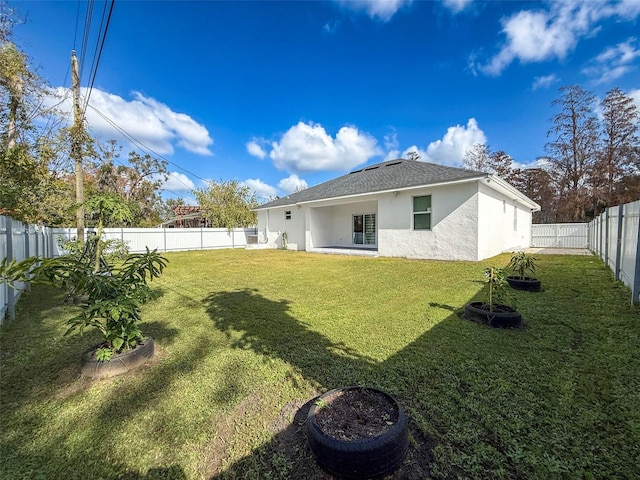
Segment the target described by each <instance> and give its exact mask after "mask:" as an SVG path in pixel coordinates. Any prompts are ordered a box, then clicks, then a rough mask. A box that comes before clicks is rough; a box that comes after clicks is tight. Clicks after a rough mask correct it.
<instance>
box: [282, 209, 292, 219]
mask: <svg viewBox="0 0 640 480" xmlns="http://www.w3.org/2000/svg"><path fill="white" fill-rule="evenodd" d="M284 219H285V220H291V210H285V212H284Z"/></svg>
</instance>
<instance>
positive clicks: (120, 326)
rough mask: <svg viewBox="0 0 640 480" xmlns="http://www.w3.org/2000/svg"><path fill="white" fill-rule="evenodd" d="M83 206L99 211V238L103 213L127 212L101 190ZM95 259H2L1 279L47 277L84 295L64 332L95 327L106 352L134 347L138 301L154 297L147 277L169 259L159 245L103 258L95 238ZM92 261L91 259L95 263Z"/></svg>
mask: <svg viewBox="0 0 640 480" xmlns="http://www.w3.org/2000/svg"><path fill="white" fill-rule="evenodd" d="M85 206H86V207H87V208H88V209H93V210H94V211H96V212H98V215H99V220H98V235H97V237H98V240H99V239H100V236H101V234H102V229H103V227H104V223H105V219H106V218H107V216H110V218H118V219H120V220H121V221H122V220H124V219H126V218H128V216H127V215H130V213H131V212H130V210H128V206H127V205H126V203H125V202H124V201H123V200H122V199H120V198H119V197H116V196H114V195H110V194H107V195H99V196H97V197H94V198H92V199H90V200H89V201H88V202H87V203H86V204H85ZM127 212H128V213H127ZM97 245H98V246H97V247H96V248H97V250H96V253H95V262H87V261H86V259H84V258H82V257H78V256H77V255H65V256H62V257H58V258H48V259H41V258H38V257H31V258H27V259H26V260H23V261H22V262H19V263H16V262H15V261H11V262H8V261H7V260H6V259H4V260H3V261H2V262H0V279H1V280H2V281H4V282H6V283H7V284H9V285H12V286H15V284H16V283H18V282H44V283H49V284H52V285H54V286H56V287H59V288H62V289H65V290H66V291H72V292H73V293H74V294H76V295H84V296H85V299H86V301H85V302H84V303H83V305H82V306H81V311H80V313H79V314H78V315H76V316H75V317H73V318H71V319H69V320H68V321H67V322H66V323H67V325H68V326H69V328H68V329H67V331H66V332H65V335H66V334H70V333H72V332H74V331H76V330H77V331H78V332H79V333H83V331H84V329H85V328H86V327H90V326H93V327H95V328H97V329H98V330H99V331H100V332H101V333H102V336H103V345H102V348H101V353H102V358H103V359H105V360H106V359H108V358H110V357H111V355H112V354H114V353H119V352H121V351H122V350H124V349H129V348H135V347H136V345H138V344H139V343H140V342H141V341H142V339H143V335H142V332H141V330H140V326H139V323H140V320H141V319H140V307H141V306H142V304H143V303H144V302H146V301H147V300H148V299H149V298H150V293H151V289H150V288H149V286H148V282H149V281H151V280H153V279H154V278H157V277H159V276H160V275H161V274H162V271H163V270H164V268H165V267H166V265H167V260H166V259H165V258H164V257H162V256H161V255H160V254H159V253H158V252H157V250H153V251H150V250H149V249H148V248H147V251H146V252H145V253H141V254H131V255H128V256H127V257H126V259H125V260H124V261H123V262H120V263H117V264H116V263H111V264H110V263H107V262H104V261H101V260H102V258H101V252H100V242H97ZM92 263H93V265H92Z"/></svg>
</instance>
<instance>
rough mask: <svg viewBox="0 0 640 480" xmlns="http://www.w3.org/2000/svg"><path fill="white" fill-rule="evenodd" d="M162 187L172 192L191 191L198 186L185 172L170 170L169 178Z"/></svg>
mask: <svg viewBox="0 0 640 480" xmlns="http://www.w3.org/2000/svg"><path fill="white" fill-rule="evenodd" d="M162 188H164V189H165V190H171V191H172V192H190V191H192V190H195V188H196V186H195V185H194V183H193V182H192V181H191V179H190V178H189V177H187V176H186V175H185V174H184V173H179V172H169V178H167V180H166V181H165V182H164V184H163V185H162Z"/></svg>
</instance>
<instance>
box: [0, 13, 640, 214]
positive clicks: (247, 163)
mask: <svg viewBox="0 0 640 480" xmlns="http://www.w3.org/2000/svg"><path fill="white" fill-rule="evenodd" d="M9 5H10V6H13V7H15V8H16V9H17V10H18V12H19V13H20V14H21V15H22V16H23V17H25V18H26V22H25V23H24V24H23V25H18V26H16V27H15V29H14V40H15V42H16V43H17V44H18V45H19V46H20V47H21V48H22V49H23V50H24V51H26V53H27V54H28V55H29V56H30V57H31V61H32V63H33V64H34V66H37V67H38V68H39V72H40V74H41V75H42V76H43V77H44V78H45V79H47V80H48V82H49V83H50V84H51V85H52V86H53V87H54V88H55V89H56V91H57V92H59V93H60V94H65V93H67V91H68V88H69V87H70V85H71V77H70V74H69V57H70V52H71V50H72V49H74V48H75V49H76V50H77V51H78V54H79V57H80V59H81V60H82V61H83V62H84V63H85V64H84V67H83V71H82V75H81V77H82V78H81V82H82V85H83V87H87V86H88V84H89V78H88V77H89V70H90V68H89V67H90V63H91V59H92V58H93V54H94V51H95V48H96V41H97V39H96V34H97V32H98V27H99V23H100V18H101V14H102V11H103V6H104V5H105V3H104V2H102V1H95V2H94V7H93V13H94V15H93V17H94V18H93V23H92V24H91V29H90V32H91V35H90V36H89V39H88V43H87V47H86V52H83V51H82V47H83V44H82V38H83V29H84V22H85V16H86V13H87V6H88V4H87V3H85V2H81V3H78V2H75V1H74V2H65V1H50V2H35V1H28V2H9ZM78 12H79V15H78ZM639 67H640V0H631V1H623V2H607V1H595V0H591V1H588V2H578V1H568V2H524V1H518V2H497V1H494V2H475V1H468V0H445V1H442V2H427V1H411V0H382V1H373V0H371V1H369V0H362V1H355V0H351V1H328V2H319V1H318V2H314V1H304V2H293V1H288V2H268V1H263V2H246V1H238V2H217V1H216V2H204V1H202V2H168V1H163V2H142V1H123V0H118V1H116V3H115V7H114V10H113V15H112V18H111V22H110V25H109V30H108V33H107V37H106V41H105V44H104V50H103V54H102V57H101V60H100V64H99V67H98V71H97V76H96V79H95V84H94V88H93V90H92V93H91V97H90V101H89V105H90V107H89V108H88V109H87V120H88V123H89V126H90V128H91V132H92V133H93V134H94V135H95V136H96V137H97V138H99V139H100V140H103V141H104V140H107V139H110V138H115V139H117V140H118V141H120V143H121V144H123V145H124V148H125V151H128V150H131V149H132V148H133V146H132V145H131V144H130V143H129V142H128V141H127V140H126V139H124V138H123V137H122V135H121V134H120V133H119V132H118V131H117V130H116V129H114V127H113V126H112V125H111V124H110V123H109V122H107V121H106V120H104V117H107V118H108V119H109V120H110V121H111V122H113V123H115V124H116V125H118V126H119V127H120V128H121V129H123V130H124V131H126V132H127V133H128V134H130V135H132V136H133V137H134V138H136V139H137V140H138V141H140V142H142V143H143V144H144V145H146V146H147V147H149V148H150V149H151V150H152V151H153V152H154V153H155V154H157V155H160V156H162V157H163V158H165V159H167V160H169V161H170V162H171V164H170V165H169V167H170V170H171V171H172V172H173V174H172V178H171V179H170V181H169V182H168V184H167V185H166V192H165V197H176V196H184V197H185V198H186V200H187V201H188V202H191V200H190V198H192V195H191V194H190V192H189V190H190V189H192V188H194V187H196V188H199V187H202V186H204V181H206V180H209V179H211V180H238V181H240V182H244V183H246V184H247V185H249V186H250V187H251V188H253V189H254V190H255V191H256V193H257V194H258V196H262V197H268V196H272V195H284V194H287V193H289V192H290V191H292V190H293V189H294V188H296V187H298V188H299V187H304V186H311V185H316V184H318V183H321V182H323V181H326V180H329V179H331V178H334V177H336V176H339V175H342V174H344V173H346V172H349V171H351V170H353V169H355V168H357V167H362V166H363V165H367V164H372V163H377V162H380V161H383V160H386V159H390V158H396V157H398V156H402V155H405V154H406V153H407V151H409V150H417V151H418V152H419V154H420V159H421V160H423V161H430V162H434V163H440V164H445V165H453V166H460V165H462V161H463V158H464V153H465V152H466V151H467V150H468V149H469V148H471V146H472V145H473V144H475V143H486V144H488V145H489V146H490V148H491V149H492V150H493V151H496V150H504V151H505V152H507V153H508V154H510V155H511V156H512V157H513V158H514V160H515V161H516V162H517V163H518V164H519V165H531V164H533V163H534V162H535V161H536V159H537V158H538V157H540V156H543V155H544V154H545V150H544V146H545V143H547V141H548V138H547V131H548V130H549V128H550V126H551V121H550V119H551V118H552V117H553V115H554V113H555V112H556V109H555V107H553V106H552V101H553V100H554V99H557V98H558V97H559V95H560V93H559V91H558V88H559V87H560V86H562V85H570V84H579V85H580V86H582V87H583V88H585V89H587V90H590V91H591V92H593V93H594V94H596V95H598V96H599V97H603V96H604V94H605V93H606V92H607V91H609V90H610V89H612V88H614V87H619V88H621V89H622V90H623V91H625V92H627V93H628V94H630V95H632V96H633V97H634V98H635V99H636V102H637V103H638V105H639V106H640V73H639V72H640V69H639ZM86 93H87V90H86V88H85V89H84V90H83V95H86ZM69 105H70V101H67V102H66V103H63V106H69ZM67 108H68V107H67ZM100 114H102V115H103V116H102V117H101V116H100ZM154 153H152V154H154Z"/></svg>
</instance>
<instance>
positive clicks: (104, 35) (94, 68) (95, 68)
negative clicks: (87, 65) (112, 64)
mask: <svg viewBox="0 0 640 480" xmlns="http://www.w3.org/2000/svg"><path fill="white" fill-rule="evenodd" d="M115 4H116V1H115V0H111V7H110V8H109V15H108V16H107V22H106V24H105V26H104V30H102V24H103V22H104V15H105V12H106V10H107V4H106V3H105V5H104V8H103V10H102V20H101V21H100V28H99V32H102V40H100V33H98V43H96V51H98V44H99V45H100V50H99V51H98V55H97V57H96V52H95V51H94V53H93V59H94V61H95V63H93V62H92V65H91V68H92V69H91V70H90V71H89V77H90V78H91V81H90V82H89V91H88V92H87V98H86V100H85V103H84V109H83V111H84V112H86V111H87V105H89V98H90V97H91V92H92V91H93V85H94V83H95V81H96V75H97V74H98V65H99V64H100V59H101V58H102V51H103V50H104V42H105V40H106V39H107V31H108V30H109V25H110V24H111V15H112V14H113V7H114V6H115ZM94 65H95V66H94ZM92 72H93V74H92Z"/></svg>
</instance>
